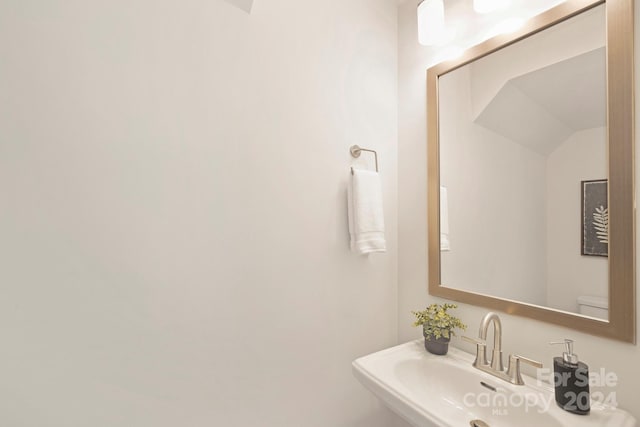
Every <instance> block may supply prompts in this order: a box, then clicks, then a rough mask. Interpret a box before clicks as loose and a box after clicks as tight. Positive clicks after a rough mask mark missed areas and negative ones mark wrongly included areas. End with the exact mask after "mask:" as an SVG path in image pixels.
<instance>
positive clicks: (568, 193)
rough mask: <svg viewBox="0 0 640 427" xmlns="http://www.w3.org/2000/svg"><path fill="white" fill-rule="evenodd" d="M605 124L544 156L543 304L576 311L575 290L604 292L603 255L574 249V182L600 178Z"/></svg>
mask: <svg viewBox="0 0 640 427" xmlns="http://www.w3.org/2000/svg"><path fill="white" fill-rule="evenodd" d="M606 141H607V135H606V128H603V127H601V128H594V129H587V130H584V131H581V132H576V133H575V134H573V135H572V136H571V137H570V138H569V139H567V140H566V141H565V142H564V143H563V144H562V145H560V146H559V147H558V148H557V149H556V150H555V151H553V153H551V154H550V155H549V157H548V159H547V199H548V203H547V243H548V247H547V255H548V259H547V271H548V276H547V296H548V301H547V306H548V307H553V308H558V309H561V310H567V311H573V312H577V311H578V304H577V298H578V297H579V296H580V295H594V296H601V297H607V295H608V283H609V277H608V274H609V263H608V258H603V257H597V256H584V255H581V254H580V252H581V251H580V243H581V236H582V221H581V212H582V209H581V203H582V199H581V195H580V181H585V180H591V179H605V178H606V177H607V176H608V174H607V142H606Z"/></svg>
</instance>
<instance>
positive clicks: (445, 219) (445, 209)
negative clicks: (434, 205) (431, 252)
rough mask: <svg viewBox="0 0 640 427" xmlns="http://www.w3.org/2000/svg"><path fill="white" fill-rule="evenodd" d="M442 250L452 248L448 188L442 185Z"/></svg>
mask: <svg viewBox="0 0 640 427" xmlns="http://www.w3.org/2000/svg"><path fill="white" fill-rule="evenodd" d="M440 250H441V251H450V250H451V243H449V197H448V195H447V188H446V187H442V186H440Z"/></svg>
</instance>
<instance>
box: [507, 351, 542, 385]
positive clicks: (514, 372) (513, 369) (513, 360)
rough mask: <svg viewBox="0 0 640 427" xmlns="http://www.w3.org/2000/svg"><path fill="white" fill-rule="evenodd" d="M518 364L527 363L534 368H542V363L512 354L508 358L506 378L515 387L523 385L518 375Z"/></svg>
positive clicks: (520, 376)
mask: <svg viewBox="0 0 640 427" xmlns="http://www.w3.org/2000/svg"><path fill="white" fill-rule="evenodd" d="M520 362H524V363H527V364H529V365H531V366H534V367H536V368H542V366H543V365H542V363H540V362H538V361H536V360H533V359H529V358H528V357H524V356H520V355H517V354H512V355H510V356H509V368H508V369H507V376H508V377H509V382H510V383H512V384H516V385H523V384H524V380H523V379H522V375H521V374H520Z"/></svg>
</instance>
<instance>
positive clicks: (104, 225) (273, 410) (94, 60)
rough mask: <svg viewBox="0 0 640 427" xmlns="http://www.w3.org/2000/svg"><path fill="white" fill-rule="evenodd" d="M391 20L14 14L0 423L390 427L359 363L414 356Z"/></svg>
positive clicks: (113, 5) (7, 55)
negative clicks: (361, 225) (402, 346)
mask: <svg viewBox="0 0 640 427" xmlns="http://www.w3.org/2000/svg"><path fill="white" fill-rule="evenodd" d="M396 7H397V6H396V3H395V0H328V1H322V2H315V3H309V2H300V1H295V0H273V1H268V2H266V1H256V2H254V4H253V9H252V13H251V15H248V14H246V13H245V12H243V11H242V10H241V9H239V8H236V7H234V6H232V5H230V4H228V3H226V2H220V1H213V2H211V1H200V0H187V1H167V0H153V1H152V0H134V1H128V0H127V1H125V0H114V1H101V2H98V1H86V0H82V1H80V0H72V1H61V0H54V1H47V2H43V1H35V0H1V1H0V10H1V13H0V98H2V102H0V195H2V196H1V202H0V205H1V208H0V283H1V284H2V285H1V287H2V297H1V298H0V337H1V339H2V352H1V356H0V359H1V360H2V367H1V368H0V371H1V373H2V374H1V376H2V381H0V402H2V403H0V424H1V425H3V426H25V427H42V426H61V427H62V426H64V427H73V426H78V427H80V426H82V427H85V426H93V427H101V426H104V427H107V426H109V427H111V426H135V427H146V426H149V427H151V426H153V427H163V426H166V427H169V426H171V427H175V426H193V427H196V426H221V427H222V426H225V427H232V426H238V427H246V426H261V427H283V426H305V427H313V426H318V427H327V426H331V427H339V426H345V427H346V426H348V427H354V426H362V427H365V426H366V427H371V426H373V427H387V426H389V425H390V424H391V423H392V422H394V420H395V417H394V416H392V415H391V414H389V412H388V411H387V410H386V409H384V408H383V407H382V405H380V404H379V403H378V402H377V401H376V399H375V398H374V397H373V396H372V395H371V394H370V393H369V392H368V391H366V390H365V389H364V388H363V387H362V386H361V385H360V384H359V383H358V382H357V381H356V380H355V379H354V378H353V376H352V375H351V361H352V360H353V359H355V358H356V357H359V356H361V355H364V354H367V353H370V352H373V351H375V350H379V349H382V348H385V347H389V346H391V345H393V344H395V343H396V342H397V311H396V310H397V304H396V295H397V291H396V280H397V273H396V260H397V238H396V230H397V220H396V205H397V203H396V189H397V182H396V164H397V159H396V154H397V147H396V139H397V135H396V132H397V107H396V106H397V93H396V84H397V69H396V55H397V53H396V49H397V45H396V28H397V21H396ZM354 143H357V144H361V145H362V146H365V147H369V148H373V149H377V150H378V153H379V158H380V167H381V171H382V182H383V187H384V188H383V191H384V200H385V220H386V224H387V234H386V237H387V243H388V245H387V247H388V252H387V253H386V254H376V255H372V256H370V257H369V258H366V257H358V256H355V255H353V254H352V253H350V252H349V251H348V232H347V215H346V183H347V177H348V171H349V165H350V163H351V161H352V159H351V157H350V156H349V152H348V149H349V146H350V145H352V144H354Z"/></svg>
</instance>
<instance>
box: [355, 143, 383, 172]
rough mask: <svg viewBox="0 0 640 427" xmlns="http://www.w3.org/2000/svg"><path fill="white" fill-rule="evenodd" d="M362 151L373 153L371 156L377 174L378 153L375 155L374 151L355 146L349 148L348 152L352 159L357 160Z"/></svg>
mask: <svg viewBox="0 0 640 427" xmlns="http://www.w3.org/2000/svg"><path fill="white" fill-rule="evenodd" d="M363 151H367V152H369V153H373V155H374V156H375V161H376V172H379V170H378V153H376V151H375V150H369V149H368V148H362V147H359V146H357V145H352V146H351V148H349V152H350V153H351V157H354V158H356V159H357V158H358V157H360V154H362V152H363ZM351 175H353V166H352V167H351Z"/></svg>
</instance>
